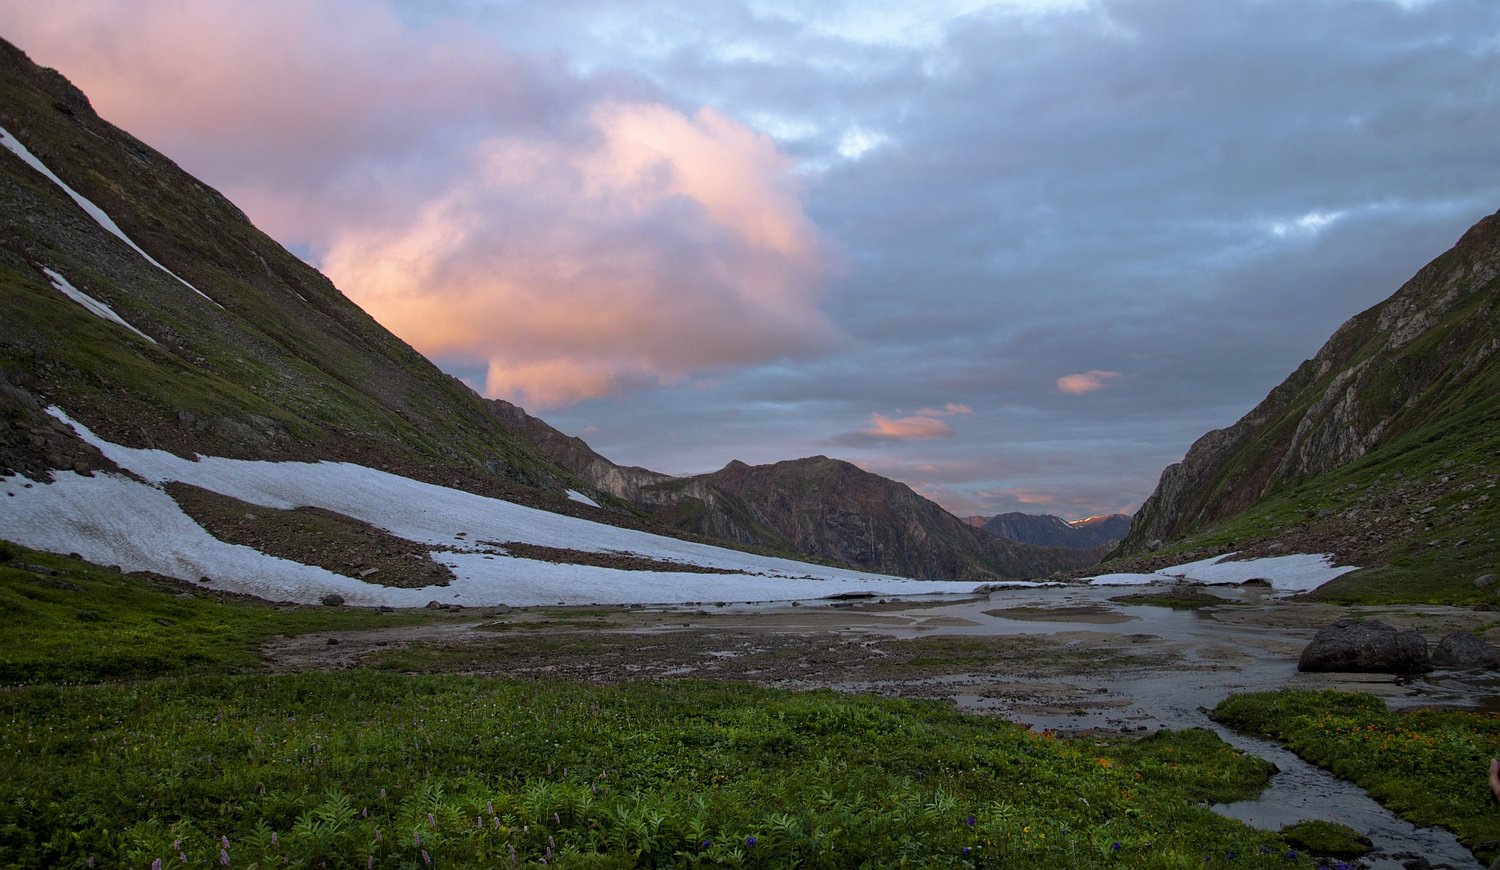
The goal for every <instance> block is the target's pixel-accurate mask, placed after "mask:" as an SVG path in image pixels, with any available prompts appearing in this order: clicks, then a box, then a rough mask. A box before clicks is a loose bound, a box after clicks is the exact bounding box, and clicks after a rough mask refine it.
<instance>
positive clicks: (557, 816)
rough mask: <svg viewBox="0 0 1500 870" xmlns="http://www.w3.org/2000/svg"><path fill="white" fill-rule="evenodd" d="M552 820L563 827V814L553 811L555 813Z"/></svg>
mask: <svg viewBox="0 0 1500 870" xmlns="http://www.w3.org/2000/svg"><path fill="white" fill-rule="evenodd" d="M552 821H553V823H554V824H556V825H557V826H558V827H559V828H561V827H562V816H560V815H558V814H557V813H553V814H552Z"/></svg>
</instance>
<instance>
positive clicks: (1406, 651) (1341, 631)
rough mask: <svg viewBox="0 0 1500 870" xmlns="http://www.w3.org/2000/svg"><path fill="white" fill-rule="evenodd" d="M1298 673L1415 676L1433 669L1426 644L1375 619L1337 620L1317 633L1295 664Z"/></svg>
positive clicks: (1419, 636)
mask: <svg viewBox="0 0 1500 870" xmlns="http://www.w3.org/2000/svg"><path fill="white" fill-rule="evenodd" d="M1297 670H1299V671H1337V672H1342V673H1377V674H1416V673H1424V672H1426V671H1429V670H1432V665H1431V663H1430V662H1429V660H1428V657H1427V641H1426V640H1423V638H1422V635H1420V634H1418V633H1416V632H1415V631H1397V630H1396V629H1394V628H1392V627H1391V626H1389V625H1386V624H1385V623H1383V622H1381V621H1380V620H1378V619H1340V620H1339V621H1338V622H1335V623H1334V624H1333V625H1330V626H1328V627H1327V628H1324V629H1323V630H1322V631H1319V632H1318V633H1317V635H1316V636H1314V637H1313V639H1312V643H1310V644H1308V645H1307V648H1306V649H1304V650H1303V651H1302V658H1301V659H1299V660H1298V661H1297Z"/></svg>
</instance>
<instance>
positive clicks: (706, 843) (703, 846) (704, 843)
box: [698, 840, 708, 849]
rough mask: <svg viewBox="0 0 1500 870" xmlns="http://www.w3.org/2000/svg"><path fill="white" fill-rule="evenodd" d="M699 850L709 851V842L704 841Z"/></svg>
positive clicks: (699, 845)
mask: <svg viewBox="0 0 1500 870" xmlns="http://www.w3.org/2000/svg"><path fill="white" fill-rule="evenodd" d="M698 848H700V849H707V848H708V841H707V840H704V841H703V842H701V843H699V844H698Z"/></svg>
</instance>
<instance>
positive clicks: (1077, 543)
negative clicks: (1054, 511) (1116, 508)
mask: <svg viewBox="0 0 1500 870" xmlns="http://www.w3.org/2000/svg"><path fill="white" fill-rule="evenodd" d="M964 521H965V522H966V523H968V524H969V525H971V526H974V527H975V528H979V529H983V530H985V531H986V532H989V533H990V534H992V535H999V536H1000V537H1002V538H1005V539H1006V540H1009V541H1017V542H1019V543H1023V544H1035V545H1036V546H1039V547H1075V548H1081V549H1094V548H1099V547H1106V548H1108V547H1112V546H1114V545H1115V544H1117V543H1119V542H1120V541H1121V540H1122V539H1124V537H1125V533H1126V532H1128V531H1130V517H1128V516H1126V515H1125V514H1108V515H1104V516H1094V517H1088V518H1087V519H1082V520H1073V521H1071V522H1070V521H1068V520H1065V519H1063V518H1062V517H1057V516H1052V515H1050V514H1023V513H1019V512H1015V511H1012V512H1011V513H1004V514H999V515H997V516H993V517H966V518H965V520H964Z"/></svg>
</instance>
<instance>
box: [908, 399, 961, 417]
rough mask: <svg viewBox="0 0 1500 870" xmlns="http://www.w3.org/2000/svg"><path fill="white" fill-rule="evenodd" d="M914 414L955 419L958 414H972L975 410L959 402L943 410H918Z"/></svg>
mask: <svg viewBox="0 0 1500 870" xmlns="http://www.w3.org/2000/svg"><path fill="white" fill-rule="evenodd" d="M912 413H913V414H916V415H917V416H918V417H953V416H956V415H958V414H972V413H974V409H973V408H970V407H969V406H968V405H961V404H959V403H958V402H949V403H948V404H946V405H944V406H943V407H941V408H918V409H917V410H915V411H913V412H912Z"/></svg>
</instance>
